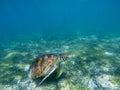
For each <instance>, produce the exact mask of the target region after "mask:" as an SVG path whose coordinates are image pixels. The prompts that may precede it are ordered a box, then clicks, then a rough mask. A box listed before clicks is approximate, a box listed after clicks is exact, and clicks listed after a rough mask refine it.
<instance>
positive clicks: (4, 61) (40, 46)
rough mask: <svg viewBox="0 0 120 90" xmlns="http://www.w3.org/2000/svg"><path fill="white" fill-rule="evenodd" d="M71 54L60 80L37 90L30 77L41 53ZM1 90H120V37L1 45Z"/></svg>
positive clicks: (36, 41)
mask: <svg viewBox="0 0 120 90" xmlns="http://www.w3.org/2000/svg"><path fill="white" fill-rule="evenodd" d="M62 52H66V53H69V54H70V58H69V59H68V60H66V61H65V62H64V70H63V71H64V72H63V75H62V76H61V77H60V78H59V79H57V80H56V79H54V78H53V79H52V81H50V80H46V81H45V82H43V83H42V84H41V86H39V87H37V88H35V82H34V81H32V80H30V79H29V78H28V69H29V66H30V64H31V62H32V61H33V60H34V59H35V58H36V57H37V56H38V55H39V54H41V53H62ZM0 90H120V37H118V36H116V37H109V36H104V37H98V36H95V35H91V36H79V37H77V38H70V39H69V38H68V39H61V40H60V39H52V40H49V39H48V40H46V39H40V40H27V41H23V42H22V41H20V42H19V41H12V42H8V43H1V44H0Z"/></svg>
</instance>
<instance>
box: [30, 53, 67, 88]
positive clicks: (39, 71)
mask: <svg viewBox="0 0 120 90" xmlns="http://www.w3.org/2000/svg"><path fill="white" fill-rule="evenodd" d="M66 58H68V54H67V53H61V54H44V55H41V56H38V57H37V58H36V60H35V61H34V62H33V63H32V65H31V66H30V69H29V71H30V73H29V77H30V78H31V79H33V80H34V79H37V78H40V77H43V79H42V80H41V82H40V83H39V84H38V85H37V86H39V85H41V83H42V82H43V81H44V80H45V79H46V78H48V77H49V76H50V75H51V74H52V73H53V72H54V71H56V70H57V76H56V78H58V77H60V75H61V74H62V69H61V68H62V62H64V60H65V59H66Z"/></svg>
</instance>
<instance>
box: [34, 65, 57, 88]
mask: <svg viewBox="0 0 120 90" xmlns="http://www.w3.org/2000/svg"><path fill="white" fill-rule="evenodd" d="M56 68H57V66H56V65H55V66H52V67H51V68H50V69H49V70H48V72H47V74H46V76H45V77H44V78H43V79H42V80H41V82H40V83H38V84H37V85H36V87H37V86H40V85H41V84H42V83H43V82H44V81H45V80H46V79H47V78H48V77H49V76H50V75H51V74H52V73H53V72H54V71H55V70H56Z"/></svg>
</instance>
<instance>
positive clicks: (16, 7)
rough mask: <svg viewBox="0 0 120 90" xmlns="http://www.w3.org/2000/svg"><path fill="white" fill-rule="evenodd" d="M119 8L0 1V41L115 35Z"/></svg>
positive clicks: (47, 0)
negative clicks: (53, 35) (60, 35)
mask: <svg viewBox="0 0 120 90" xmlns="http://www.w3.org/2000/svg"><path fill="white" fill-rule="evenodd" d="M119 4H120V1H119V0H97V1H95V0H75V1H74V0H57V1H56V0H44V1H43V0H42V1H40V0H35V1H34V0H20V1H17V0H12V1H9V0H1V1H0V40H9V39H15V38H21V37H30V36H32V35H33V34H36V33H39V34H44V33H49V35H50V34H51V33H53V32H58V33H66V32H67V33H74V32H80V33H81V32H84V33H85V34H94V33H97V34H99V33H102V34H104V33H108V34H109V33H111V32H112V33H116V32H117V33H118V32H120V12H119V10H120V6H119ZM37 35H38V34H37ZM38 36H39V35H38Z"/></svg>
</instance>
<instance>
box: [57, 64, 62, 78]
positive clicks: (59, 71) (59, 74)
mask: <svg viewBox="0 0 120 90" xmlns="http://www.w3.org/2000/svg"><path fill="white" fill-rule="evenodd" d="M62 73H63V66H62V65H61V63H59V67H58V69H57V75H56V79H57V78H59V77H60V76H61V75H62Z"/></svg>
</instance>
